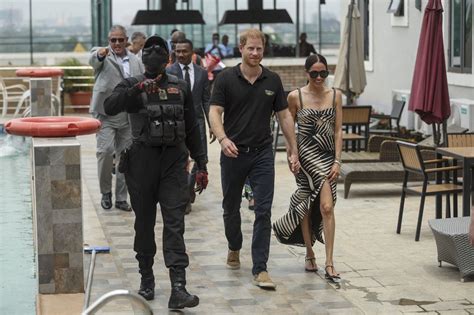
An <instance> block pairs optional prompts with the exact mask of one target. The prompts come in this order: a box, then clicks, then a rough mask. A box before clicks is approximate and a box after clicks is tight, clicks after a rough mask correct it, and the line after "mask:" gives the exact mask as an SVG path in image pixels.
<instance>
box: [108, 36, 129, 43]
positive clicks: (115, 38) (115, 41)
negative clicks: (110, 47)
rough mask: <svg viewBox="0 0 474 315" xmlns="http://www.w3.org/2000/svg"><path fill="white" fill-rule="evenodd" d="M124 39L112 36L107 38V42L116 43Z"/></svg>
mask: <svg viewBox="0 0 474 315" xmlns="http://www.w3.org/2000/svg"><path fill="white" fill-rule="evenodd" d="M124 41H125V38H123V37H112V38H109V42H111V43H114V44H115V43H117V42H119V43H120V44H121V43H123V42H124Z"/></svg>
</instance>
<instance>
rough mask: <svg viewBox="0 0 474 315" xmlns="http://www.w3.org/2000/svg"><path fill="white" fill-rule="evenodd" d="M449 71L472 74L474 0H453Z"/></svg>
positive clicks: (450, 25) (451, 5)
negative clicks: (473, 10)
mask: <svg viewBox="0 0 474 315" xmlns="http://www.w3.org/2000/svg"><path fill="white" fill-rule="evenodd" d="M449 17H450V19H449V70H450V71H452V72H461V73H472V0H451V1H450V14H449Z"/></svg>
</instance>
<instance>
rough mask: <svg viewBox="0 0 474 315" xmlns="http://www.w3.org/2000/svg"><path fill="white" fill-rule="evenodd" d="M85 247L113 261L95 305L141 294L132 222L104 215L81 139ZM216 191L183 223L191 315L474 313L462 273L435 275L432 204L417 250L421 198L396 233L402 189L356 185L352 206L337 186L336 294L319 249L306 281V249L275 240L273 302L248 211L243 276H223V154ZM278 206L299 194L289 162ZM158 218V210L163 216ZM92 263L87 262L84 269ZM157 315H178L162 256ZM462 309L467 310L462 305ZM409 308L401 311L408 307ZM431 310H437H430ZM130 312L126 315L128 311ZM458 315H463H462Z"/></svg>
mask: <svg viewBox="0 0 474 315" xmlns="http://www.w3.org/2000/svg"><path fill="white" fill-rule="evenodd" d="M79 141H80V142H81V144H82V162H83V165H82V174H83V202H84V229H85V233H84V235H85V242H86V243H89V244H94V245H95V244H97V245H104V244H106V245H109V246H110V247H111V253H110V254H104V255H102V254H101V255H97V263H96V270H95V274H94V277H95V279H98V280H97V281H96V282H94V285H93V290H92V301H94V300H95V299H96V298H98V297H99V296H100V295H102V294H103V293H106V292H108V291H110V289H111V288H115V287H119V286H121V288H124V289H129V290H132V291H135V290H136V289H137V288H138V285H139V274H138V272H137V265H136V261H135V258H134V255H135V254H134V252H133V250H132V248H133V233H134V231H133V220H134V216H133V213H126V212H123V211H119V210H117V209H111V210H110V211H104V210H103V209H102V208H101V207H100V194H99V193H98V191H99V189H98V180H97V171H96V159H95V149H94V146H95V139H94V137H93V136H83V137H79ZM209 159H210V163H209V165H208V167H209V174H210V184H209V186H208V189H207V190H206V191H205V192H204V193H203V194H202V195H199V196H198V198H197V201H196V203H195V204H194V205H193V211H192V212H191V214H190V215H188V216H186V219H185V220H186V233H185V239H186V245H187V251H188V254H189V257H190V266H189V268H188V269H187V275H188V286H187V287H188V289H189V291H190V292H191V293H193V294H197V295H199V296H200V300H201V302H200V305H199V307H197V308H195V309H189V310H185V311H184V312H182V313H185V314H235V313H240V314H247V313H253V314H268V313H271V314H272V315H273V314H401V313H404V314H405V313H407V314H408V313H414V314H419V313H420V312H422V313H423V314H430V313H436V312H440V313H441V312H444V311H456V312H457V311H465V313H466V314H468V313H469V312H471V313H474V306H472V302H473V300H474V297H473V294H472V292H474V282H465V283H461V282H460V281H459V272H458V270H457V269H456V268H455V267H453V266H450V265H448V264H443V268H438V267H437V265H438V264H437V260H436V245H435V243H434V238H433V235H432V234H431V231H430V229H429V227H428V224H427V221H428V220H429V219H431V218H433V213H434V211H433V208H434V199H433V198H428V199H427V201H426V206H425V217H424V219H423V226H422V231H421V240H420V242H415V241H414V236H415V228H416V218H417V213H418V205H419V198H417V197H414V196H409V197H408V198H407V200H406V208H405V209H406V210H405V216H404V220H403V226H402V233H401V234H400V235H398V234H396V233H395V228H396V222H397V216H398V206H399V201H400V188H401V186H400V185H398V184H354V185H353V187H351V194H350V197H349V199H343V198H342V191H343V186H342V185H341V184H339V186H338V201H337V204H336V208H335V213H336V241H335V252H334V259H335V266H336V269H337V270H338V271H339V272H340V273H341V275H342V279H343V281H342V283H341V285H339V286H335V285H331V284H328V283H327V282H326V280H325V279H324V271H323V269H324V261H325V251H324V246H323V245H322V244H316V245H315V247H314V248H315V253H316V258H317V263H318V265H319V267H320V271H319V273H315V274H308V273H305V272H304V269H303V266H304V256H305V251H304V248H301V247H288V246H284V245H281V244H279V243H278V242H277V241H276V240H275V238H274V237H272V239H271V252H270V257H269V262H268V266H269V272H270V275H271V277H272V278H273V280H274V281H275V283H276V284H277V285H278V287H277V290H276V291H274V292H267V291H262V290H260V289H258V288H256V287H255V286H253V285H252V283H251V281H252V275H251V255H250V244H251V231H252V222H253V217H254V213H253V212H252V211H249V210H247V208H246V207H247V202H246V201H245V200H243V201H242V211H241V216H242V231H243V233H244V243H243V248H242V251H241V261H242V268H241V269H240V270H233V271H232V270H228V269H227V268H226V267H225V260H226V255H227V246H226V240H225V236H224V228H223V223H222V209H221V203H222V192H221V189H220V175H219V174H220V169H219V165H218V162H217V161H218V159H219V152H218V147H217V146H214V145H211V146H210V153H209ZM275 167H276V181H275V183H276V184H275V197H274V203H273V209H272V221H273V220H275V219H276V218H278V217H279V216H281V215H283V214H284V213H286V211H287V210H288V203H289V199H290V196H291V194H292V193H293V191H294V190H295V188H296V185H295V182H294V179H293V176H292V175H291V174H290V173H289V171H288V168H287V164H286V161H285V155H284V153H278V154H277V159H276V162H275ZM158 211H159V210H158ZM161 233H162V218H161V215H159V214H158V215H157V224H156V229H155V234H156V242H157V245H158V247H159V248H160V247H161V242H162V240H161V237H162V235H161ZM85 262H86V263H88V260H87V259H85ZM154 271H155V276H156V283H157V288H156V294H157V296H156V299H155V300H154V301H151V302H150V305H151V307H152V308H153V310H154V311H155V313H157V314H178V313H177V312H173V311H170V310H168V309H167V303H168V297H169V294H170V285H169V279H168V271H167V270H166V268H165V267H164V262H163V257H162V254H161V251H160V249H158V252H157V255H156V256H155V266H154ZM460 301H464V303H465V304H461V303H460ZM403 303H405V304H403ZM427 303H431V304H427ZM124 308H125V309H124ZM111 309H112V310H109V308H107V310H105V309H104V310H103V311H102V313H101V314H133V313H136V314H140V310H139V308H138V307H136V306H134V307H133V308H132V307H131V305H130V303H129V302H127V301H125V302H124V303H123V304H117V303H116V302H114V303H112V304H111ZM456 314H457V313H456Z"/></svg>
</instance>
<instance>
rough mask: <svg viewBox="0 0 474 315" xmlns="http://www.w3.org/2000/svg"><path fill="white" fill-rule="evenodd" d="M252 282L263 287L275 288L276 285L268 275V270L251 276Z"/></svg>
mask: <svg viewBox="0 0 474 315" xmlns="http://www.w3.org/2000/svg"><path fill="white" fill-rule="evenodd" d="M253 284H255V285H256V286H257V287H260V288H263V289H275V288H276V285H275V283H273V281H272V279H271V278H270V276H269V275H268V272H266V271H262V272H260V273H259V274H257V275H255V276H254V278H253Z"/></svg>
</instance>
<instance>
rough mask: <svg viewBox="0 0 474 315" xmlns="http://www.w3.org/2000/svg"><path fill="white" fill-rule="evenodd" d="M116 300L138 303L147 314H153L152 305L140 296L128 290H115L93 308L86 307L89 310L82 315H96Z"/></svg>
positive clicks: (92, 306)
mask: <svg viewBox="0 0 474 315" xmlns="http://www.w3.org/2000/svg"><path fill="white" fill-rule="evenodd" d="M116 298H127V299H129V300H132V301H135V302H138V303H139V304H141V305H142V306H144V308H145V312H146V314H153V310H152V309H151V307H150V305H149V304H148V303H147V302H146V300H145V299H144V298H143V297H141V296H140V295H138V294H136V293H132V292H130V291H128V290H114V291H110V292H107V293H105V294H104V295H102V296H101V297H100V298H99V299H97V301H95V302H94V303H93V304H92V305H91V306H89V307H87V305H85V307H87V308H86V309H85V310H83V311H82V315H89V314H95V312H97V311H98V310H100V309H101V308H102V307H103V306H104V305H105V304H107V303H108V302H110V301H112V300H115V299H116Z"/></svg>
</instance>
